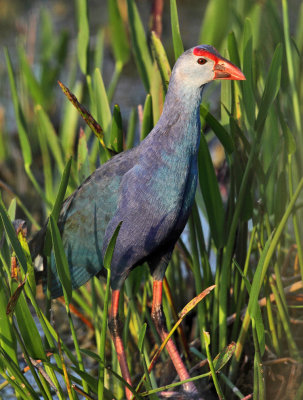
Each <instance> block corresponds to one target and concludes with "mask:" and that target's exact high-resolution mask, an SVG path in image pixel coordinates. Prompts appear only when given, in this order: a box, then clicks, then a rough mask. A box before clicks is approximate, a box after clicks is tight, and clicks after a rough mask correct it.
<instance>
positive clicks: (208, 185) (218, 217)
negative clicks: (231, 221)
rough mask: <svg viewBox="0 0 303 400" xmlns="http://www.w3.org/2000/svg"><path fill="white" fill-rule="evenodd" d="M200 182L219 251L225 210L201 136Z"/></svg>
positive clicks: (205, 145) (222, 235)
mask: <svg viewBox="0 0 303 400" xmlns="http://www.w3.org/2000/svg"><path fill="white" fill-rule="evenodd" d="M198 167H199V182H200V187H201V191H202V194H203V199H204V203H205V207H206V211H207V216H208V222H209V226H210V230H211V233H212V236H213V239H214V242H215V245H216V247H217V249H219V248H221V247H222V246H223V238H224V229H223V228H224V208H223V202H222V199H221V195H220V190H219V186H218V182H217V177H216V174H215V171H214V167H213V164H212V160H211V157H210V154H209V150H208V146H207V142H206V140H205V137H204V136H203V135H201V140H200V148H199V154H198Z"/></svg>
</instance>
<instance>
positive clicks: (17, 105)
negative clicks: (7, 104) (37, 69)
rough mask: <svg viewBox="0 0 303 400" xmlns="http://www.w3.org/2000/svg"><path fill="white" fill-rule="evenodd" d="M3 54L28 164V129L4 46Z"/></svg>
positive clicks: (29, 157) (20, 137)
mask: <svg viewBox="0 0 303 400" xmlns="http://www.w3.org/2000/svg"><path fill="white" fill-rule="evenodd" d="M4 54H5V59H6V65H7V70H8V77H9V82H10V87H11V92H12V98H13V104H14V109H15V114H16V122H17V128H18V134H19V140H20V146H21V150H22V155H23V159H24V163H25V165H28V166H30V165H31V163H32V152H31V147H30V144H29V140H28V137H27V131H28V129H27V124H26V121H25V117H24V114H23V111H22V109H21V105H20V102H19V97H18V93H17V87H16V82H15V77H14V71H13V67H12V62H11V59H10V56H9V53H8V50H7V49H6V48H5V49H4Z"/></svg>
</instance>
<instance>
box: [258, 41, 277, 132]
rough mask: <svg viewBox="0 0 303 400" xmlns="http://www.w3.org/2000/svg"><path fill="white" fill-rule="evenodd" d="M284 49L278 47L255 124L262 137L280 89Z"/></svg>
mask: <svg viewBox="0 0 303 400" xmlns="http://www.w3.org/2000/svg"><path fill="white" fill-rule="evenodd" d="M282 55H283V49H282V45H281V43H279V44H278V45H277V47H276V50H275V53H274V56H273V59H272V62H271V65H270V68H269V72H268V75H267V79H266V82H265V88H264V92H263V95H262V100H261V103H260V106H259V113H258V117H257V120H256V123H255V130H256V131H257V133H258V134H259V135H260V133H261V132H262V130H263V127H264V124H265V121H266V117H267V114H268V111H269V108H270V106H271V105H272V103H273V101H274V100H275V98H276V96H277V94H278V91H279V89H280V81H281V68H282Z"/></svg>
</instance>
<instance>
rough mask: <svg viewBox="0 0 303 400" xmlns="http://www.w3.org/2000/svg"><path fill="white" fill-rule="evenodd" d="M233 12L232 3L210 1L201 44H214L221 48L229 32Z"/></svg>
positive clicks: (204, 17)
mask: <svg viewBox="0 0 303 400" xmlns="http://www.w3.org/2000/svg"><path fill="white" fill-rule="evenodd" d="M231 10H232V7H231V5H230V3H229V2H227V1H225V0H212V1H208V4H207V7H206V10H205V12H204V14H203V22H202V28H201V32H200V39H199V42H200V43H207V44H212V45H213V46H215V47H217V48H220V46H221V44H222V42H223V40H224V38H225V37H226V32H227V31H228V26H229V21H230V17H231ZM214 21H215V23H214Z"/></svg>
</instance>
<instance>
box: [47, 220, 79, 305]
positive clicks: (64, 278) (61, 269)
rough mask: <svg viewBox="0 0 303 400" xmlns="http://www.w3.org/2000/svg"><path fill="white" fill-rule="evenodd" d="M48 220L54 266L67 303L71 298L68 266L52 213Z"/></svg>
mask: <svg viewBox="0 0 303 400" xmlns="http://www.w3.org/2000/svg"><path fill="white" fill-rule="evenodd" d="M49 221H50V231H51V235H52V242H53V249H54V255H55V259H56V268H57V272H58V275H59V278H60V282H61V284H62V288H63V292H64V299H65V302H66V303H67V304H69V303H70V301H71V298H72V291H73V289H72V283H71V279H70V272H69V266H68V262H67V258H66V255H65V252H64V247H63V243H62V239H61V235H60V232H59V229H58V226H57V222H56V220H55V217H54V216H53V215H52V214H51V215H50V218H49Z"/></svg>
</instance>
